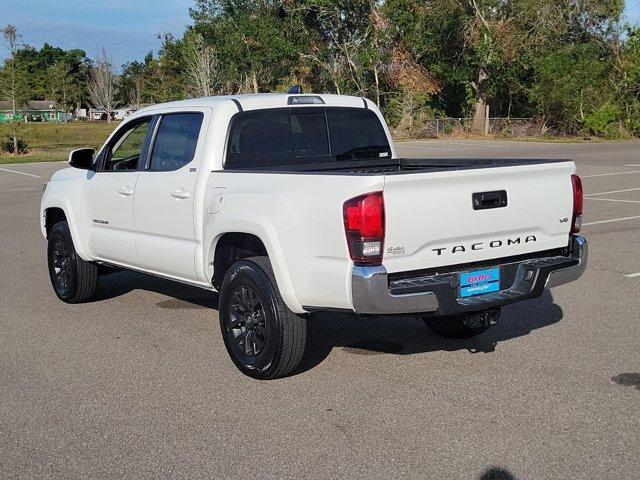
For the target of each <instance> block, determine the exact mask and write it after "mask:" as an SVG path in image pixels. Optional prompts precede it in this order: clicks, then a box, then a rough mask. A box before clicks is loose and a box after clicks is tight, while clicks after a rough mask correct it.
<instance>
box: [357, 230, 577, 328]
mask: <svg viewBox="0 0 640 480" xmlns="http://www.w3.org/2000/svg"><path fill="white" fill-rule="evenodd" d="M563 258H566V259H567V260H571V259H574V260H577V264H575V265H573V266H571V267H565V268H558V267H556V268H558V270H553V268H554V267H553V265H550V266H549V265H547V266H544V265H543V264H544V261H542V264H541V262H538V261H536V260H531V261H526V260H525V261H522V262H520V263H518V264H513V265H519V268H518V275H517V277H516V280H515V282H514V285H513V287H512V288H510V289H508V290H503V291H501V292H496V293H495V294H492V295H487V296H484V298H483V297H474V298H472V299H465V301H462V300H461V299H457V294H456V290H455V289H452V288H451V286H450V285H449V284H444V285H446V287H444V288H443V283H442V282H440V284H439V287H438V286H437V285H433V286H428V287H427V288H426V290H428V289H431V288H432V287H433V290H434V291H422V292H419V293H410V294H402V295H394V294H392V293H391V291H390V290H389V280H388V277H387V270H386V269H385V268H384V267H383V266H375V267H359V266H354V267H353V269H352V272H351V293H352V301H353V309H354V311H355V312H356V313H361V314H370V315H396V314H397V315H400V314H413V313H427V314H428V313H434V312H438V311H439V310H440V312H439V314H455V313H458V312H465V311H472V310H482V309H483V308H485V307H486V308H488V307H493V306H496V305H498V306H499V305H506V304H509V303H513V302H516V301H520V300H525V299H527V298H535V297H538V296H540V295H541V294H542V290H543V289H544V288H553V287H557V286H558V285H564V284H565V283H569V282H572V281H574V280H577V279H578V278H580V277H581V276H582V274H583V273H584V271H585V269H586V267H587V259H588V245H587V241H586V240H585V238H584V237H582V236H572V237H571V246H570V254H569V256H568V257H563ZM562 263H564V264H565V265H566V263H567V262H562ZM570 263H572V262H570ZM525 268H529V269H530V268H533V269H535V270H536V272H537V273H536V274H535V280H534V281H533V282H531V283H524V282H523V281H522V277H523V274H524V269H525ZM451 275H452V276H454V275H455V273H452V274H451ZM545 276H546V278H545ZM431 278H432V277H429V280H430V279H431ZM454 278H455V277H454ZM454 286H455V285H454ZM436 292H437V293H436ZM438 295H440V296H441V299H440V301H439V300H438ZM489 302H490V303H491V304H489ZM485 304H486V305H485Z"/></svg>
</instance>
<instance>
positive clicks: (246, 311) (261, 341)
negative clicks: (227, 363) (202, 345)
mask: <svg viewBox="0 0 640 480" xmlns="http://www.w3.org/2000/svg"><path fill="white" fill-rule="evenodd" d="M218 313H219V315H218V316H219V318H220V330H221V332H222V338H223V339H224V344H225V347H226V348H227V352H228V353H229V356H230V357H231V360H233V363H234V364H235V365H236V367H238V369H239V370H240V371H241V372H242V373H244V374H245V375H248V376H249V377H252V378H257V379H261V380H267V379H276V378H282V377H286V376H287V375H289V374H291V373H292V372H293V371H294V370H295V369H296V368H297V367H298V365H299V364H300V361H301V360H302V356H303V354H304V349H305V344H306V337H307V322H306V319H305V318H303V317H301V316H299V315H296V314H295V313H293V312H292V311H291V310H289V308H288V307H287V306H286V304H285V303H284V301H283V300H282V296H281V295H280V292H279V290H278V285H277V283H276V280H275V277H274V275H273V269H272V268H271V263H270V262H269V259H268V257H251V258H247V259H245V260H241V261H238V262H236V263H234V264H233V265H232V266H231V268H230V269H229V270H228V271H227V273H226V274H225V276H224V279H223V280H222V285H221V287H220V297H219V309H218Z"/></svg>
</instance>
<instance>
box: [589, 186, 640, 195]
mask: <svg viewBox="0 0 640 480" xmlns="http://www.w3.org/2000/svg"><path fill="white" fill-rule="evenodd" d="M636 190H640V188H627V189H625V190H611V191H609V192H600V193H586V194H585V195H584V196H585V197H594V196H596V195H609V194H610V193H623V192H635V191H636Z"/></svg>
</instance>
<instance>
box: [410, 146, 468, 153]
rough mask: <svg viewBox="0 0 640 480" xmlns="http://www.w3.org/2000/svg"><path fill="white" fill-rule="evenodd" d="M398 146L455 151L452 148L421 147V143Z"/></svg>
mask: <svg viewBox="0 0 640 480" xmlns="http://www.w3.org/2000/svg"><path fill="white" fill-rule="evenodd" d="M398 148H419V149H421V150H443V151H445V152H455V149H453V148H444V147H423V146H421V145H398Z"/></svg>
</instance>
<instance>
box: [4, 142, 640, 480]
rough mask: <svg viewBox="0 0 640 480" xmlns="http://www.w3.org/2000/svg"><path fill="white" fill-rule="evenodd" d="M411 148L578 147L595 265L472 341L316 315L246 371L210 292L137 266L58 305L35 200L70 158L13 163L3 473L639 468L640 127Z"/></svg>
mask: <svg viewBox="0 0 640 480" xmlns="http://www.w3.org/2000/svg"><path fill="white" fill-rule="evenodd" d="M400 151H401V153H402V154H403V155H405V156H411V157H468V156H482V157H487V156H488V157H523V158H532V157H550V158H573V159H575V160H576V162H577V165H578V171H579V173H580V174H581V175H582V176H583V181H584V186H585V190H586V193H587V198H588V199H587V200H585V209H586V214H585V222H586V227H585V229H584V233H585V235H586V236H587V237H588V240H589V243H590V265H589V269H588V271H587V273H586V274H585V276H584V277H583V278H582V279H581V280H580V281H579V282H577V283H574V284H570V285H566V286H563V287H559V288H557V289H554V290H553V291H552V292H550V293H546V294H545V295H544V296H543V297H542V298H541V299H538V300H534V301H529V302H526V303H523V304H518V305H514V306H510V307H508V308H506V309H504V311H503V313H504V314H503V317H502V319H501V323H500V324H499V325H498V326H496V327H494V328H492V329H490V330H489V331H488V332H486V333H484V334H483V335H481V336H479V337H477V338H474V339H468V340H460V341H453V340H445V339H442V338H439V337H437V336H435V335H434V334H431V333H430V332H429V331H428V330H427V329H426V327H424V326H423V325H422V323H421V322H419V321H417V320H414V319H409V318H385V319H382V318H374V319H367V320H363V319H360V320H358V319H355V318H351V317H349V316H346V315H341V314H329V315H320V316H317V317H315V318H314V319H313V323H312V330H311V339H310V342H311V349H310V350H311V351H310V354H309V356H308V358H307V359H306V360H305V366H304V368H303V369H302V371H301V372H300V373H299V374H297V375H295V376H293V377H290V378H287V379H284V380H278V381H271V382H259V381H255V380H251V379H249V378H247V377H244V376H243V375H241V374H240V373H239V372H238V371H237V370H236V369H235V368H234V367H233V365H232V363H231V361H230V360H229V359H228V357H227V354H226V351H225V349H224V346H223V343H222V339H221V336H220V333H219V327H218V321H217V312H216V310H215V305H216V298H215V296H214V295H211V294H208V293H207V292H205V291H200V290H197V289H193V288H189V287H185V286H181V285H179V284H176V283H172V282H168V281H163V280H159V279H155V278H152V277H148V276H144V275H141V274H135V273H126V272H123V273H118V274H114V275H110V276H108V277H106V278H104V279H102V280H101V287H100V288H101V296H102V299H101V300H100V301H96V302H93V303H89V304H85V305H78V306H70V305H66V304H64V303H62V302H60V301H58V300H57V299H56V297H55V295H54V293H53V291H52V289H51V287H50V285H49V279H48V276H47V270H46V264H45V243H44V240H43V239H42V237H41V235H40V231H39V226H38V207H39V202H40V197H41V192H42V183H43V182H44V181H46V180H47V179H48V178H49V176H50V175H51V173H52V172H54V171H55V170H57V169H59V168H63V167H64V165H63V164H25V165H0V245H1V246H2V248H1V249H0V478H2V479H13V478H16V479H17V478H20V479H23V478H59V479H72V478H82V479H84V478H92V479H97V478H118V479H120V478H131V479H142V478H209V479H213V478H366V479H388V478H420V479H431V478H434V479H484V480H488V479H494V478H496V479H497V478H500V479H514V478H515V479H568V478H572V479H573V478H576V479H582V478H589V479H596V478H612V479H631V478H638V476H639V475H640V473H639V472H640V353H639V351H640V328H639V326H640V275H637V276H633V275H634V274H639V273H640V143H599V144H578V145H569V144H541V143H519V142H497V141H487V142H474V141H467V140H461V141H429V142H408V143H404V144H402V145H401V146H400ZM608 192H612V193H608ZM540 194H541V195H544V191H542V192H540Z"/></svg>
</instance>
